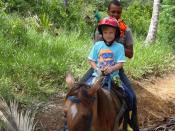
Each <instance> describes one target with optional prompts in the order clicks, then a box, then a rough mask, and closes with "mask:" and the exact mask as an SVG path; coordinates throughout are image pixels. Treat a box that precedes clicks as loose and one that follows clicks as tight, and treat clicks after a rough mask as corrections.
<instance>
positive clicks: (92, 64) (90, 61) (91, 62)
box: [89, 60, 97, 70]
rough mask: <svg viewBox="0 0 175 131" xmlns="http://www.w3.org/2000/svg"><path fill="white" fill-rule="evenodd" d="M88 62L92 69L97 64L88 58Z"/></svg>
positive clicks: (95, 67)
mask: <svg viewBox="0 0 175 131" xmlns="http://www.w3.org/2000/svg"><path fill="white" fill-rule="evenodd" d="M89 64H90V66H91V67H92V68H93V69H94V70H96V69H97V65H96V63H95V61H92V60H89Z"/></svg>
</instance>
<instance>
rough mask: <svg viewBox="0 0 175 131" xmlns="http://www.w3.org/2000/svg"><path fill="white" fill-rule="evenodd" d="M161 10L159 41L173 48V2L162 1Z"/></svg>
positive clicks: (174, 31) (174, 25)
mask: <svg viewBox="0 0 175 131" xmlns="http://www.w3.org/2000/svg"><path fill="white" fill-rule="evenodd" d="M161 8H162V10H161V15H160V23H159V24H160V26H159V32H158V34H159V39H161V40H162V41H164V42H165V43H168V44H171V45H172V46H173V47H174V48H175V45H174V42H175V37H174V34H175V30H174V29H175V1H171V0H164V1H163V3H162V6H161Z"/></svg>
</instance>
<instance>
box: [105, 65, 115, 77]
mask: <svg viewBox="0 0 175 131" xmlns="http://www.w3.org/2000/svg"><path fill="white" fill-rule="evenodd" d="M113 71H114V69H113V66H106V67H105V68H104V69H103V72H104V73H105V75H107V74H111V73H112V72H113Z"/></svg>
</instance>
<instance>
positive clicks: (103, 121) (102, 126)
mask: <svg viewBox="0 0 175 131" xmlns="http://www.w3.org/2000/svg"><path fill="white" fill-rule="evenodd" d="M96 98H97V100H96V101H95V103H94V107H93V117H94V118H93V120H94V122H95V126H96V130H100V131H108V129H110V130H111V128H112V127H113V124H114V120H115V116H116V112H117V111H116V109H117V108H116V104H115V102H114V99H113V96H111V93H110V92H108V91H107V90H105V89H100V90H98V92H97V94H96Z"/></svg>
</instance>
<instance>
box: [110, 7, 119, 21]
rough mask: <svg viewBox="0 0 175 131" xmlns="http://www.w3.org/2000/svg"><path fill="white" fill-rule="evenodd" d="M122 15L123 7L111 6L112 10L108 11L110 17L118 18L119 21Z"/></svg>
mask: <svg viewBox="0 0 175 131" xmlns="http://www.w3.org/2000/svg"><path fill="white" fill-rule="evenodd" d="M121 14H122V7H121V6H117V5H114V4H111V5H110V8H109V9H108V15H109V16H112V17H114V18H116V19H117V20H118V19H119V18H120V17H121Z"/></svg>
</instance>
